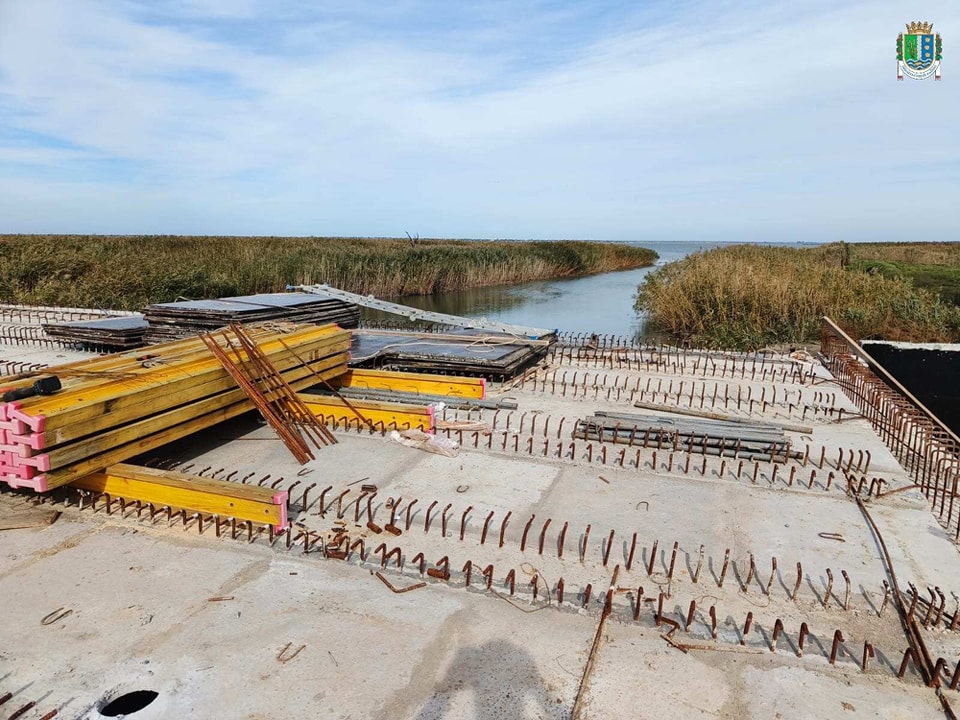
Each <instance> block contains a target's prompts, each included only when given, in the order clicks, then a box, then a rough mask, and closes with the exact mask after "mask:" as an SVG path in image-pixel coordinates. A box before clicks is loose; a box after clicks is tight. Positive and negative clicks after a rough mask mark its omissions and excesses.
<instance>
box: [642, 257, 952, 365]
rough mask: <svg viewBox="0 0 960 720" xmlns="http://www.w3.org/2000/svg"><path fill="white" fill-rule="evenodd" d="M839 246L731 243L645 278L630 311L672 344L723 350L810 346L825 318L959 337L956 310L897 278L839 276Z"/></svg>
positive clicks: (899, 332) (872, 332)
mask: <svg viewBox="0 0 960 720" xmlns="http://www.w3.org/2000/svg"><path fill="white" fill-rule="evenodd" d="M844 259H845V258H844V257H843V248H841V247H837V246H824V247H818V248H811V249H797V248H784V247H767V246H757V245H738V246H733V247H725V248H717V249H714V250H709V251H706V252H700V253H695V254H693V255H689V256H687V257H686V258H684V259H683V260H679V261H677V262H674V263H670V264H668V265H665V266H664V267H662V268H660V269H658V270H656V271H655V272H653V273H651V274H649V275H648V276H647V277H646V280H645V282H644V284H643V285H641V286H640V289H639V293H638V295H637V301H636V307H637V309H638V310H641V311H645V312H646V313H647V314H648V317H649V319H650V322H651V324H652V325H653V326H654V327H656V328H658V329H660V330H662V331H665V332H667V333H670V334H671V335H674V336H675V337H679V338H684V339H689V340H692V341H694V342H697V343H703V344H711V345H716V346H720V347H726V348H737V349H756V348H760V347H764V346H767V345H771V344H779V343H808V342H816V341H817V340H818V338H819V331H820V318H821V317H822V316H824V315H828V316H830V317H831V318H833V319H834V320H835V321H837V322H838V323H839V324H840V325H841V326H842V327H844V329H846V330H847V331H849V332H850V333H851V334H852V335H853V336H854V337H857V338H861V339H862V338H877V337H883V338H886V339H890V340H910V341H916V342H932V341H954V340H957V339H960V308H958V307H956V306H955V305H952V304H950V303H946V302H944V301H942V300H941V299H940V298H939V297H938V296H936V295H935V294H933V293H930V292H927V291H925V290H923V289H919V288H915V287H914V286H913V285H912V284H911V282H910V281H909V280H907V279H902V278H887V277H884V276H883V275H880V274H870V273H865V272H860V271H857V270H853V269H847V267H846V266H845V265H844V263H843V260H844Z"/></svg>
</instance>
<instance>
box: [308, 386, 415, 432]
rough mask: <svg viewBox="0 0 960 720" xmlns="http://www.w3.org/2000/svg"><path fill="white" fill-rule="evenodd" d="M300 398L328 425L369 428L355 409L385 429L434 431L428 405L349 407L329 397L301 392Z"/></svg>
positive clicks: (353, 402) (362, 404)
mask: <svg viewBox="0 0 960 720" xmlns="http://www.w3.org/2000/svg"><path fill="white" fill-rule="evenodd" d="M298 395H299V397H300V399H301V400H302V401H303V404H304V405H306V406H307V409H308V410H310V412H312V413H313V414H314V416H315V417H317V418H319V419H321V420H323V421H326V422H327V423H332V422H342V421H343V419H344V418H346V420H347V422H349V423H351V424H353V423H354V422H357V423H359V424H360V426H361V427H368V424H367V422H364V420H361V419H360V418H359V417H357V414H356V412H354V410H353V408H355V409H356V410H357V411H358V412H359V413H360V414H361V415H363V417H364V418H365V419H366V420H368V421H369V422H370V423H372V424H374V425H379V424H380V423H383V429H384V430H387V429H389V428H390V427H391V426H393V427H396V428H398V429H401V430H405V429H408V428H418V429H420V430H423V431H424V432H432V431H433V429H434V415H433V408H431V407H429V406H427V405H411V404H408V403H387V402H377V401H375V400H350V405H349V406H348V405H347V404H346V403H345V402H344V401H343V400H341V399H340V398H337V397H330V396H329V395H311V394H309V393H299V394H298Z"/></svg>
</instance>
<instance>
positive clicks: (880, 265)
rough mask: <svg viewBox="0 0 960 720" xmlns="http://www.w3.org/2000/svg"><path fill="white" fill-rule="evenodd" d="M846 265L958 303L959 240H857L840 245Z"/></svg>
mask: <svg viewBox="0 0 960 720" xmlns="http://www.w3.org/2000/svg"><path fill="white" fill-rule="evenodd" d="M842 247H843V248H844V255H845V261H846V265H847V267H849V268H851V269H855V270H860V271H861V272H868V273H872V274H875V275H883V276H884V277H888V278H902V279H905V280H910V281H911V282H912V283H913V285H914V287H918V288H923V289H924V290H929V291H930V292H932V293H936V294H937V295H939V296H940V297H941V298H943V299H944V300H945V301H947V302H952V303H953V304H954V305H960V243H857V244H851V245H843V246H842Z"/></svg>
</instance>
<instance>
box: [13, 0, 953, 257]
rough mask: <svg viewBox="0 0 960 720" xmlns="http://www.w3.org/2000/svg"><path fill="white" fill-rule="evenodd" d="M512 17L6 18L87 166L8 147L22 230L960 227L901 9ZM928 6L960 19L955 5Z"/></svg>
mask: <svg viewBox="0 0 960 720" xmlns="http://www.w3.org/2000/svg"><path fill="white" fill-rule="evenodd" d="M511 7H513V6H512V5H511V4H496V5H494V4H489V5H487V4H483V3H481V4H480V5H478V6H469V5H465V6H464V10H463V13H464V18H461V20H463V19H465V18H467V17H469V20H470V23H464V22H461V23H454V22H452V21H449V20H448V25H447V26H444V25H443V24H442V23H441V22H440V21H439V20H431V19H430V17H429V14H430V13H429V11H430V10H431V9H433V10H435V11H436V14H437V15H438V16H443V13H448V14H449V13H450V12H451V11H450V6H449V5H447V4H431V3H428V2H409V3H404V4H391V10H390V12H391V15H390V17H389V18H388V20H389V22H386V21H385V20H384V17H383V16H382V15H378V12H380V10H379V8H381V4H379V3H373V4H367V3H341V4H339V5H336V4H328V3H317V4H315V3H282V4H281V3H270V4H268V5H265V4H263V3H256V2H253V0H250V1H249V2H244V3H234V2H216V1H215V0H190V1H189V2H188V1H186V0H183V1H181V2H175V3H172V4H171V3H167V4H164V5H158V6H154V5H150V4H145V5H137V4H132V3H125V4H116V3H110V2H98V1H95V0H86V1H84V0H72V1H70V2H54V1H53V0H34V1H33V2H27V1H26V0H19V1H18V0H12V1H9V2H6V3H4V4H0V120H2V121H3V123H4V124H6V125H8V126H11V127H15V128H17V129H18V130H22V131H27V132H29V133H39V134H41V135H43V136H48V137H52V138H57V139H58V140H60V141H62V143H61V144H62V145H63V146H64V147H68V148H69V150H63V149H62V148H59V149H58V148H56V147H53V148H51V147H46V146H45V145H44V144H43V143H42V142H40V141H34V142H32V144H31V143H29V142H26V141H24V140H22V139H19V140H16V141H8V142H6V143H5V142H4V140H3V137H4V136H3V135H2V134H0V178H2V179H3V185H4V186H6V187H7V189H8V193H6V194H5V196H0V217H2V218H4V219H5V220H6V222H5V223H4V225H6V227H2V226H0V231H3V230H19V231H23V230H36V231H43V230H63V231H67V230H77V231H86V230H88V229H97V230H99V231H144V232H170V231H174V230H171V224H172V223H175V224H176V225H177V227H176V229H175V231H177V232H189V231H196V232H246V233H251V234H252V233H311V234H322V233H331V234H370V235H380V234H394V235H397V234H400V233H402V231H403V229H409V228H415V229H416V230H417V231H419V232H420V233H421V234H422V235H452V236H501V237H502V236H519V237H534V236H536V237H574V236H580V237H608V238H615V239H623V238H632V237H640V238H642V237H650V238H651V239H669V237H678V238H680V237H683V238H690V237H696V238H707V239H709V238H711V237H714V236H715V234H717V233H722V234H723V237H718V238H717V239H737V238H739V237H741V236H742V235H747V234H763V235H764V237H766V238H767V239H777V238H776V237H773V236H774V235H775V234H780V235H781V236H783V237H784V239H797V238H798V237H806V238H808V239H817V240H820V239H832V238H834V237H835V236H836V235H835V233H837V232H838V231H839V230H841V229H842V230H843V232H844V233H854V234H856V233H859V234H861V235H865V236H876V235H884V234H886V235H887V236H889V235H897V234H899V235H897V236H898V237H901V238H902V239H907V238H904V237H903V234H904V233H908V232H910V227H911V223H910V215H911V214H912V213H915V212H918V211H921V210H922V211H923V212H925V213H933V214H934V215H936V216H937V217H936V218H935V224H938V225H941V226H943V228H944V230H945V231H947V232H956V230H957V229H958V228H957V226H956V223H957V221H956V220H950V219H949V218H947V217H945V211H944V210H943V209H942V208H943V204H942V203H943V202H944V199H945V198H947V197H950V196H952V195H954V194H955V190H956V185H957V181H958V177H957V175H958V173H957V165H956V163H957V161H958V160H960V141H958V140H957V138H956V134H955V132H953V130H952V128H953V125H954V124H955V123H954V121H953V118H955V117H956V116H957V113H958V110H960V95H958V93H956V92H954V91H953V90H952V89H951V87H952V86H951V85H950V74H949V73H950V67H952V65H951V64H949V63H948V62H947V61H948V60H949V59H950V58H951V57H952V55H951V54H950V48H951V45H950V44H949V43H950V37H951V36H949V35H948V36H947V37H945V43H944V44H945V45H946V50H945V65H944V74H945V79H944V81H943V82H941V83H933V82H927V83H915V82H913V83H907V82H905V83H897V82H896V81H895V80H894V79H893V78H894V77H895V59H894V52H893V47H894V41H895V39H896V33H898V32H900V30H901V27H902V23H903V22H906V21H907V20H910V19H914V18H905V17H903V9H902V6H901V4H900V3H895V2H892V1H891V2H887V1H886V0H882V1H877V2H863V3H848V4H845V5H843V6H842V7H840V8H839V9H838V8H837V6H835V5H834V4H832V3H826V2H818V3H816V4H814V3H809V2H797V3H790V4H783V3H778V4H775V5H771V4H768V3H763V4H761V3H757V4H753V3H719V2H713V3H709V2H704V3H699V4H686V5H676V6H663V7H662V8H661V9H660V10H659V11H658V12H657V13H655V8H654V9H649V8H648V11H649V12H650V13H655V16H656V17H657V22H656V23H655V24H653V25H646V26H645V25H644V24H643V23H644V22H647V20H645V16H643V15H642V14H641V15H640V16H639V20H638V16H637V15H636V14H635V13H634V12H633V11H632V10H627V9H624V10H622V11H620V12H619V13H614V15H615V16H617V15H618V16H620V17H622V19H623V23H622V24H621V25H620V26H615V25H613V24H612V23H611V22H610V21H606V22H602V23H601V22H597V23H595V25H594V26H592V29H584V30H583V31H582V33H580V34H579V35H578V34H577V28H580V27H586V26H584V25H583V23H584V20H585V18H584V16H583V12H584V11H583V10H582V9H578V10H577V11H576V12H578V13H580V14H577V15H563V14H557V13H555V12H553V13H546V12H545V11H543V10H542V9H539V8H538V4H537V3H531V5H530V6H528V7H527V8H526V15H524V16H522V17H515V15H517V13H516V12H515V11H512V10H511ZM671 8H673V9H671ZM677 8H679V10H678V9H677ZM567 12H571V11H567ZM150 13H152V14H150ZM923 14H924V16H925V17H930V18H934V20H935V27H936V28H937V29H938V30H939V29H943V31H944V33H946V28H949V27H954V28H957V27H960V9H958V8H957V7H956V6H954V5H953V4H948V3H946V2H945V1H943V0H941V2H938V3H931V4H930V7H929V9H928V10H925V11H924V13H923ZM638 23H639V24H638ZM393 25H395V27H393ZM464 25H467V26H468V27H464ZM474 26H475V27H476V30H475V31H471V29H470V28H472V27H474ZM391 28H392V29H391ZM518 28H519V29H518ZM534 31H537V32H538V33H540V34H538V35H536V36H534V35H533V33H534ZM518 33H519V36H518ZM523 33H528V34H529V35H528V37H529V40H530V43H529V45H526V44H524V43H523V40H524V39H525V38H524V36H523ZM551 33H552V34H551ZM571 36H574V37H576V38H577V40H578V41H577V42H575V43H570V44H569V45H565V44H564V43H563V42H562V41H563V40H566V39H568V38H569V37H571ZM451 37H454V38H455V41H451ZM324 38H335V39H336V42H322V40H323V39H324ZM551 38H552V41H551ZM314 39H315V40H316V42H315V43H314V42H313V40H314ZM525 52H529V53H532V54H533V55H532V56H531V57H530V59H529V62H527V63H526V65H524V64H518V58H522V57H523V55H524V53H525ZM958 57H960V56H958ZM957 68H958V70H957V72H960V61H958V63H957ZM104 159H107V160H113V161H116V162H117V166H118V169H117V170H116V172H117V177H116V180H115V181H111V179H110V177H109V168H108V169H106V170H105V169H104V168H103V167H102V165H97V166H96V168H95V169H92V168H93V166H94V165H95V164H96V163H102V161H103V160H104ZM86 160H89V161H90V163H89V165H90V167H87V166H86V165H85V161H86ZM927 164H929V167H927ZM24 165H33V166H34V168H33V169H32V170H31V171H30V172H29V173H28V172H26V171H24V170H23V166H24ZM37 173H45V175H44V177H45V182H42V183H38V182H37V180H36V177H37ZM26 178H30V182H26V181H25V179H26ZM899 179H902V180H903V182H902V184H898V180H899ZM11 188H14V189H15V190H13V191H12V193H11ZM14 198H16V199H15V200H14ZM72 198H81V199H82V200H79V201H77V202H73V201H72V200H71V199H72ZM98 198H102V199H100V200H98ZM119 199H122V201H120V200H119ZM51 207H57V208H59V209H60V210H61V211H59V212H58V213H57V214H56V215H55V216H54V215H52V214H51V213H49V212H43V211H44V210H46V209H48V208H51ZM64 208H71V210H70V212H64V211H63V209H64ZM98 208H99V212H100V214H99V215H98V214H97V209H98ZM900 208H906V210H905V211H901V209H900ZM938 208H941V209H938ZM52 217H55V218H56V220H55V222H56V227H51V226H50V223H51V222H54V221H52V220H51V219H50V218H52ZM174 217H176V218H177V220H176V221H174V220H172V219H171V218H174ZM914 217H915V216H914ZM38 218H44V219H43V220H38ZM90 223H93V224H95V225H97V227H96V228H91V226H90ZM184 223H193V224H192V225H190V224H187V225H186V226H184ZM79 225H84V227H79ZM111 228H115V230H111ZM651 233H655V235H651ZM750 239H755V238H750ZM848 239H854V238H852V237H848Z"/></svg>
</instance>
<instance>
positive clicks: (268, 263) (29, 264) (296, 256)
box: [0, 235, 657, 310]
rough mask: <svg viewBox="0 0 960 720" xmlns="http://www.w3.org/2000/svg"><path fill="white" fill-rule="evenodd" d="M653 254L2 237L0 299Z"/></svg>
mask: <svg viewBox="0 0 960 720" xmlns="http://www.w3.org/2000/svg"><path fill="white" fill-rule="evenodd" d="M656 258H657V254H656V253H655V252H653V251H652V250H647V249H644V248H637V247H632V246H629V245H620V244H614V243H593V242H577V241H553V242H487V241H469V240H419V239H417V240H396V239H371V238H280V237H186V236H96V235H0V301H3V302H13V303H25V304H42V305H65V306H79V307H102V308H112V309H126V310H139V309H141V308H143V306H144V305H147V304H149V303H153V302H169V301H173V300H177V299H183V298H189V299H195V298H210V297H223V296H228V295H246V294H251V293H257V292H276V291H281V290H283V289H284V287H285V286H286V285H288V284H290V285H301V284H313V283H328V284H330V285H333V286H335V287H338V288H341V289H343V290H350V291H352V292H358V293H362V294H373V295H377V296H378V297H393V296H398V295H418V294H430V293H437V292H447V291H452V290H462V289H465V288H472V287H483V286H489V285H502V284H508V283H518V282H526V281H531V280H545V279H551V278H563V277H576V276H580V275H589V274H592V273H599V272H608V271H612V270H627V269H631V268H637V267H645V266H647V265H651V264H653V262H654V261H655V260H656Z"/></svg>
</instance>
